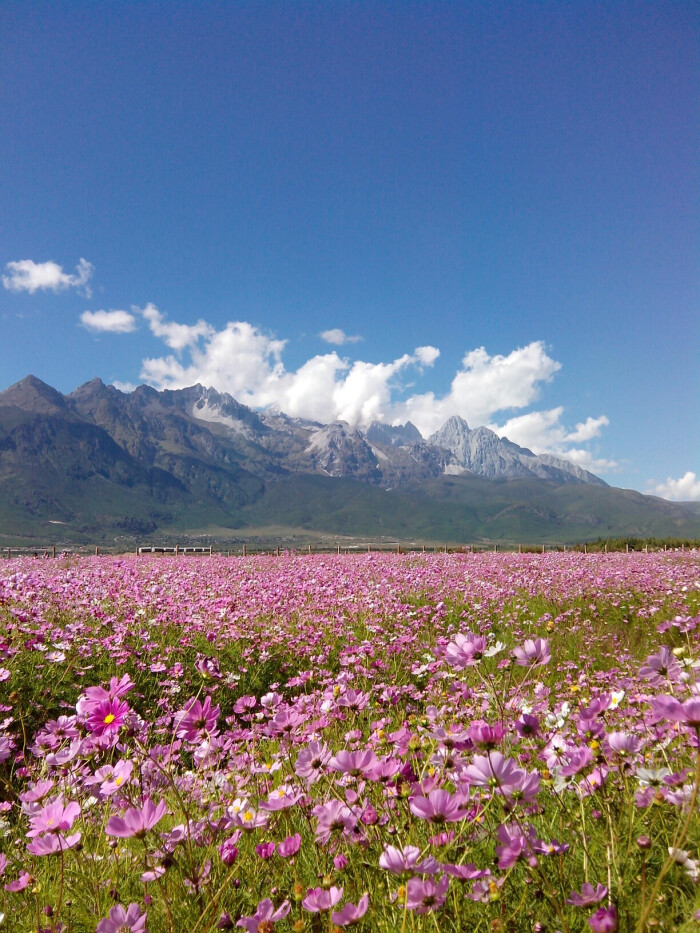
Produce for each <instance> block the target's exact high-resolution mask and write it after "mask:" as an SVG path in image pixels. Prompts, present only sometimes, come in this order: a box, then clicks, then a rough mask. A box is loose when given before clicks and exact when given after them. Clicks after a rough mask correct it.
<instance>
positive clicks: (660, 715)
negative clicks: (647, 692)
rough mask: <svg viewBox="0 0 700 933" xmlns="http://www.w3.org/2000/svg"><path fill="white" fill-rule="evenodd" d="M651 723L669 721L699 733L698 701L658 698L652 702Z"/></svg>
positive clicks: (699, 715)
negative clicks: (661, 720) (662, 720)
mask: <svg viewBox="0 0 700 933" xmlns="http://www.w3.org/2000/svg"><path fill="white" fill-rule="evenodd" d="M651 705H652V721H653V722H658V721H659V720H660V719H670V720H671V722H680V723H682V724H683V725H685V726H690V728H691V729H695V730H696V731H700V699H695V698H691V699H689V700H683V701H682V702H681V701H680V700H677V699H676V698H675V697H671V696H660V697H656V698H655V699H654V700H652V704H651Z"/></svg>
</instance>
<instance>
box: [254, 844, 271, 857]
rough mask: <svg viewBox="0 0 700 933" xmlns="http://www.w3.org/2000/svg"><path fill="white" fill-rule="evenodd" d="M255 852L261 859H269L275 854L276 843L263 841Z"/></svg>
mask: <svg viewBox="0 0 700 933" xmlns="http://www.w3.org/2000/svg"><path fill="white" fill-rule="evenodd" d="M255 852H256V854H257V855H258V856H259V857H260V858H261V859H263V860H265V861H267V859H271V858H272V856H273V855H274V854H275V843H274V842H261V843H259V845H257V846H256V847H255Z"/></svg>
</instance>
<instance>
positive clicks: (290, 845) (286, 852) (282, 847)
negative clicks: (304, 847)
mask: <svg viewBox="0 0 700 933" xmlns="http://www.w3.org/2000/svg"><path fill="white" fill-rule="evenodd" d="M300 848H301V835H300V834H299V833H294V835H293V836H288V837H287V838H286V839H284V840H282V842H280V844H279V845H278V846H277V854H278V855H281V856H282V858H291V857H292V856H293V855H296V854H297V852H298V851H299V849H300Z"/></svg>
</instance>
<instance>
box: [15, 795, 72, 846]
mask: <svg viewBox="0 0 700 933" xmlns="http://www.w3.org/2000/svg"><path fill="white" fill-rule="evenodd" d="M79 815H80V804H78V803H76V801H75V800H71V801H70V802H69V803H68V804H66V805H65V806H64V804H63V795H62V794H60V795H59V796H58V797H57V798H56V799H55V800H53V801H51V802H49V803H48V804H47V805H46V806H45V807H43V808H42V809H41V810H39V811H38V812H37V813H34V814H32V816H31V817H30V818H29V826H30V828H29V832H28V833H27V836H29V838H30V839H33V838H34V837H35V836H39V835H41V834H42V833H65V832H66V831H67V830H69V829H70V828H71V827H72V826H73V823H75V821H76V819H77V818H78V816H79Z"/></svg>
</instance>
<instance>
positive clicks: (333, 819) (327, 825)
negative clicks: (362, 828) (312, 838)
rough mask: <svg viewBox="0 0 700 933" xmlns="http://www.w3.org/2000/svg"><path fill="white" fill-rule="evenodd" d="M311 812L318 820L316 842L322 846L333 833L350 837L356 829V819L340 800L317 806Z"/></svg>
mask: <svg viewBox="0 0 700 933" xmlns="http://www.w3.org/2000/svg"><path fill="white" fill-rule="evenodd" d="M312 812H313V815H314V816H315V817H316V819H317V820H318V825H317V826H316V841H317V842H321V843H323V844H324V845H325V844H326V843H327V842H328V841H329V840H330V838H331V835H332V834H333V832H334V831H341V832H342V833H343V835H345V836H350V837H351V836H352V834H353V833H354V831H355V829H356V827H357V817H356V816H355V814H354V813H353V812H352V810H351V809H350V807H348V806H347V804H344V803H343V802H342V801H341V800H329V801H328V802H327V803H324V804H319V805H318V806H316V807H314V808H313V811H312Z"/></svg>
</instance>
